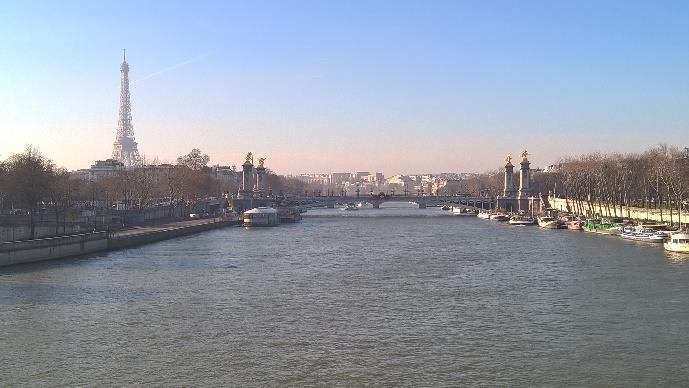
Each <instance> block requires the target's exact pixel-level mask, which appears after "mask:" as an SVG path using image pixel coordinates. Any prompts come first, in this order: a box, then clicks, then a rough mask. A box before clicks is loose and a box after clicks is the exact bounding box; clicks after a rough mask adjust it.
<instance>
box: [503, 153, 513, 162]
mask: <svg viewBox="0 0 689 388" xmlns="http://www.w3.org/2000/svg"><path fill="white" fill-rule="evenodd" d="M505 163H507V164H512V154H507V157H506V158H505Z"/></svg>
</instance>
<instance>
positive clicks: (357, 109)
mask: <svg viewBox="0 0 689 388" xmlns="http://www.w3.org/2000/svg"><path fill="white" fill-rule="evenodd" d="M2 9H3V13H2V15H0V50H1V52H2V61H0V74H2V76H0V131H1V133H2V141H1V142H0V158H4V157H6V156H8V155H10V154H12V153H15V152H20V151H21V150H22V149H23V147H24V145H25V144H34V145H37V146H39V147H40V149H41V150H42V151H43V152H44V153H45V154H47V155H49V156H50V157H52V158H53V159H54V160H55V161H56V162H57V163H58V164H60V165H64V166H66V167H68V168H82V167H87V166H88V165H90V164H91V163H92V162H93V161H94V160H96V159H103V158H106V157H109V155H110V153H111V151H112V142H113V140H114V136H115V129H116V125H117V104H118V94H119V90H118V88H119V64H120V62H121V61H122V59H121V56H122V51H121V50H122V48H125V47H126V48H127V59H128V62H129V64H130V68H131V74H130V78H131V79H132V85H133V87H132V103H133V107H132V109H133V117H134V130H135V133H136V136H137V140H138V142H139V149H140V151H141V152H142V153H143V154H145V155H146V156H147V158H149V159H153V158H154V157H158V158H159V159H160V160H162V161H172V160H174V159H175V158H176V156H178V155H181V154H184V153H186V152H188V151H189V150H190V149H191V148H193V147H199V148H201V149H202V150H203V151H204V152H207V153H208V154H209V155H210V156H211V159H212V162H213V163H221V164H240V163H241V161H242V160H243V155H244V154H245V153H246V152H247V151H253V152H254V154H255V155H259V156H266V157H267V158H268V160H267V163H266V164H267V166H269V167H271V168H273V169H274V170H276V171H278V172H281V173H296V172H329V171H350V170H371V171H383V172H385V173H386V174H388V175H389V174H393V173H400V172H409V173H411V172H441V171H482V170H486V169H490V168H495V167H497V166H499V165H500V163H501V161H502V159H503V157H504V155H505V154H507V153H513V154H517V153H518V152H519V151H520V150H521V149H522V148H527V149H529V152H530V153H531V154H532V155H533V156H532V158H533V161H534V163H535V164H537V165H545V164H548V163H551V162H552V161H554V160H555V159H557V158H558V157H559V156H562V155H568V154H576V153H581V152H588V151H622V152H626V151H639V150H643V149H645V148H646V147H648V146H651V145H654V144H657V143H659V142H666V143H670V144H675V145H678V146H682V147H684V146H687V145H689V109H688V108H689V23H688V22H687V20H689V2H686V1H678V2H670V1H666V2H650V1H649V2H632V1H621V2H614V1H605V2H599V1H523V2H517V1H480V2H479V1H473V2H468V1H466V2H465V1H449V2H442V1H431V2H402V1H377V2H374V1H362V2H357V1H347V2H344V1H343V2H335V1H275V2H267V1H251V2H229V1H218V2H210V1H205V2H204V1H194V2H173V1H165V2H163V1H161V2H154V1H131V2H127V1H117V2H115V1H111V2H95V1H94V2H87V1H84V2H70V1H60V2H57V1H46V2H39V1H35V2H6V3H5V4H3V5H2ZM136 80H139V81H138V82H134V81H136Z"/></svg>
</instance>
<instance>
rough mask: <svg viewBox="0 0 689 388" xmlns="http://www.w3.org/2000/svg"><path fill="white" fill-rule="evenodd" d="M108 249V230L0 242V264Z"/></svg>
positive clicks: (28, 261)
mask: <svg viewBox="0 0 689 388" xmlns="http://www.w3.org/2000/svg"><path fill="white" fill-rule="evenodd" d="M107 249H108V232H94V233H82V234H74V235H69V236H58V237H48V238H42V239H36V240H26V241H13V242H4V243H2V244H0V266H4V265H12V264H23V263H31V262H34V261H41V260H51V259H60V258H63V257H70V256H80V255H85V254H89V253H94V252H100V251H105V250H107Z"/></svg>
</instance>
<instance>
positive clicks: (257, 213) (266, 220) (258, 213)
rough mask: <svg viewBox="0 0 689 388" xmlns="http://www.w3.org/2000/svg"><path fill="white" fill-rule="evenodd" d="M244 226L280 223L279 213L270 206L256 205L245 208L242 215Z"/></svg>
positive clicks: (275, 224)
mask: <svg viewBox="0 0 689 388" xmlns="http://www.w3.org/2000/svg"><path fill="white" fill-rule="evenodd" d="M243 221H244V226H277V225H280V214H278V211H277V210H276V209H273V208H272V207H257V208H254V209H251V210H247V211H245V212H244V215H243Z"/></svg>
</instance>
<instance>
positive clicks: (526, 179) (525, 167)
mask: <svg viewBox="0 0 689 388" xmlns="http://www.w3.org/2000/svg"><path fill="white" fill-rule="evenodd" d="M529 164H530V163H529V160H528V159H527V158H522V161H521V163H520V165H521V169H520V171H519V196H520V197H528V196H529V194H530V193H531V169H530V168H529Z"/></svg>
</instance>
